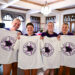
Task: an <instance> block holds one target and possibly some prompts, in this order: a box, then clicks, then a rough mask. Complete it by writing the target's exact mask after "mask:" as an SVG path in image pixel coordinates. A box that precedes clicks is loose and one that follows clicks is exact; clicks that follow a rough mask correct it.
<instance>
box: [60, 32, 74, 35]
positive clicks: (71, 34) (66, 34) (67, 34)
mask: <svg viewBox="0 0 75 75" xmlns="http://www.w3.org/2000/svg"><path fill="white" fill-rule="evenodd" d="M59 35H64V34H63V33H62V32H61V33H59ZM65 35H74V34H73V33H70V32H68V33H67V34H65Z"/></svg>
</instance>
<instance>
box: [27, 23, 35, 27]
mask: <svg viewBox="0 0 75 75" xmlns="http://www.w3.org/2000/svg"><path fill="white" fill-rule="evenodd" d="M27 26H32V27H33V28H34V25H33V24H32V23H31V22H29V23H27V25H26V28H27Z"/></svg>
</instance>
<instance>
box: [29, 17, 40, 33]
mask: <svg viewBox="0 0 75 75" xmlns="http://www.w3.org/2000/svg"><path fill="white" fill-rule="evenodd" d="M30 19H31V22H32V23H33V25H34V32H38V31H40V17H36V16H31V17H30Z"/></svg>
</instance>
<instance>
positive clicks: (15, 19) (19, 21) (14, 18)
mask: <svg viewBox="0 0 75 75" xmlns="http://www.w3.org/2000/svg"><path fill="white" fill-rule="evenodd" d="M15 20H18V21H19V22H21V20H20V19H18V18H14V20H13V22H14V21H15Z"/></svg>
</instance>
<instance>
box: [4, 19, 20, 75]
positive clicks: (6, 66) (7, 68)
mask: <svg viewBox="0 0 75 75" xmlns="http://www.w3.org/2000/svg"><path fill="white" fill-rule="evenodd" d="M20 24H21V21H20V20H19V19H17V18H15V19H14V20H13V22H12V28H10V29H9V28H6V29H7V30H9V31H18V35H21V31H19V30H17V29H18V28H19V27H20ZM11 70H12V75H17V62H14V63H11V64H4V65H3V75H10V73H11Z"/></svg>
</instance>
